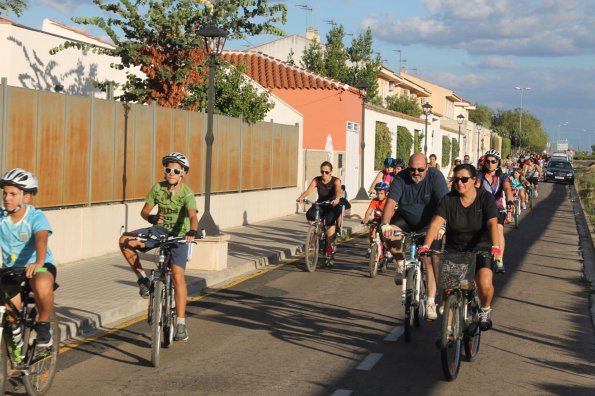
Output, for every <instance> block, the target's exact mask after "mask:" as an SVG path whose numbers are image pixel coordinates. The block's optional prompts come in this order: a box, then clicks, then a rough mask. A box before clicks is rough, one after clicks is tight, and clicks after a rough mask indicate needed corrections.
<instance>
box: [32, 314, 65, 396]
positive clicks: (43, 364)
mask: <svg viewBox="0 0 595 396" xmlns="http://www.w3.org/2000/svg"><path fill="white" fill-rule="evenodd" d="M31 312H32V313H34V312H35V310H31ZM30 323H33V322H30ZM50 327H51V331H52V339H53V343H52V346H51V347H49V348H47V349H45V348H44V349H45V350H44V351H40V350H39V349H40V348H38V347H35V348H32V349H30V350H29V351H28V352H27V354H28V355H29V354H33V356H32V358H31V360H30V361H31V363H30V364H29V368H28V370H27V374H25V375H23V385H25V389H26V390H27V393H28V394H29V395H36V396H39V395H44V394H45V393H46V392H47V391H48V390H49V389H50V386H51V385H52V381H53V380H54V376H55V375H56V363H57V361H58V350H59V349H60V327H59V326H58V317H57V316H56V315H55V314H52V316H51V317H50ZM25 341H26V340H25Z"/></svg>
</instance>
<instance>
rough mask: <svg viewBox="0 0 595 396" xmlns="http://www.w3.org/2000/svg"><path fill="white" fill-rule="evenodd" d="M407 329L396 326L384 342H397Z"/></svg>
mask: <svg viewBox="0 0 595 396" xmlns="http://www.w3.org/2000/svg"><path fill="white" fill-rule="evenodd" d="M404 332H405V328H404V327H403V326H395V328H394V329H392V330H391V332H390V333H388V334H387V335H386V337H384V341H389V342H395V341H397V340H398V339H399V337H401V336H402V335H403V333H404Z"/></svg>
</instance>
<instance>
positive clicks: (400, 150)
mask: <svg viewBox="0 0 595 396" xmlns="http://www.w3.org/2000/svg"><path fill="white" fill-rule="evenodd" d="M412 145H413V137H412V136H411V132H409V130H408V129H407V128H405V127H404V126H398V127H397V157H399V158H402V159H403V161H405V162H407V161H408V160H409V156H410V155H411V146H412Z"/></svg>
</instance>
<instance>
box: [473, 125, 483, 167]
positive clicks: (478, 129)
mask: <svg viewBox="0 0 595 396" xmlns="http://www.w3.org/2000/svg"><path fill="white" fill-rule="evenodd" d="M475 129H477V161H479V133H480V132H481V124H475ZM482 140H483V139H482Z"/></svg>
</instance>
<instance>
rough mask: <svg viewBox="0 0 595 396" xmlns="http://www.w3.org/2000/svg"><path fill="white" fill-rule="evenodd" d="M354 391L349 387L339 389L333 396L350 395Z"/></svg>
mask: <svg viewBox="0 0 595 396" xmlns="http://www.w3.org/2000/svg"><path fill="white" fill-rule="evenodd" d="M352 393H353V391H351V390H349V389H337V390H336V391H334V392H333V394H332V395H331V396H349V395H351V394H352Z"/></svg>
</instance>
